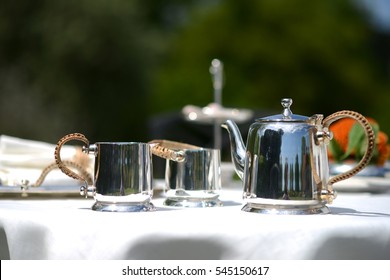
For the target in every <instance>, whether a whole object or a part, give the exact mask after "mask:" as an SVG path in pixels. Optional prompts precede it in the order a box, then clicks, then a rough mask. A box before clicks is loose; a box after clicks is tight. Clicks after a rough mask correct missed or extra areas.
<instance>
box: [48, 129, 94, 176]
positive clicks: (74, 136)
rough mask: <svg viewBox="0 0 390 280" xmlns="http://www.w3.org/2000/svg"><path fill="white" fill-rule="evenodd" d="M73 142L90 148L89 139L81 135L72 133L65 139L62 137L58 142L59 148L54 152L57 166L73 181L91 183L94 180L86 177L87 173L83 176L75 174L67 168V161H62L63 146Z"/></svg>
mask: <svg viewBox="0 0 390 280" xmlns="http://www.w3.org/2000/svg"><path fill="white" fill-rule="evenodd" d="M72 140H78V141H81V142H83V143H84V144H85V145H87V147H88V146H89V141H88V139H87V138H86V137H85V136H84V135H83V134H81V133H71V134H68V135H65V136H64V137H62V138H61V139H60V140H59V141H58V143H57V146H56V148H55V151H54V159H55V163H56V164H57V166H58V168H59V169H60V170H61V171H62V172H63V173H65V174H66V175H67V176H69V177H71V178H73V179H76V180H79V181H85V182H86V183H90V182H91V181H92V179H91V178H90V177H89V176H88V177H86V174H85V173H82V175H79V174H77V173H76V172H74V171H73V170H71V169H70V168H68V167H67V166H66V164H65V163H66V161H62V160H61V148H62V146H63V145H64V144H65V143H67V142H69V141H72Z"/></svg>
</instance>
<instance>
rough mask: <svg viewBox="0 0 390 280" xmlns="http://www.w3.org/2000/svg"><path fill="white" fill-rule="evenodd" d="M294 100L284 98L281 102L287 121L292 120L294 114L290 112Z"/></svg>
mask: <svg viewBox="0 0 390 280" xmlns="http://www.w3.org/2000/svg"><path fill="white" fill-rule="evenodd" d="M292 102H293V101H292V99H291V98H283V99H282V101H281V104H282V106H283V108H284V110H283V117H284V118H285V119H290V118H291V115H292V112H291V110H290V106H291V104H292Z"/></svg>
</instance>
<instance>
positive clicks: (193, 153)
mask: <svg viewBox="0 0 390 280" xmlns="http://www.w3.org/2000/svg"><path fill="white" fill-rule="evenodd" d="M149 143H151V144H152V151H153V153H154V154H155V155H157V156H159V157H162V158H165V159H166V167H165V185H166V193H165V196H166V199H165V201H164V205H166V206H176V207H215V206H222V202H221V201H220V200H219V191H220V190H221V159H220V158H221V156H220V150H218V149H206V148H201V147H197V146H193V145H189V144H184V143H179V142H174V141H168V140H154V141H151V142H149Z"/></svg>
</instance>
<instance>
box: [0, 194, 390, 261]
mask: <svg viewBox="0 0 390 280" xmlns="http://www.w3.org/2000/svg"><path fill="white" fill-rule="evenodd" d="M221 200H222V201H223V202H224V206H223V207H217V208H197V209H190V208H186V209H180V208H179V209H178V208H170V207H164V206H163V198H157V199H155V200H154V204H155V205H156V206H157V211H155V212H146V213H107V212H95V211H92V210H90V207H91V206H92V204H93V200H92V199H82V198H81V199H76V198H62V199H25V200H23V199H9V198H5V199H0V258H1V259H39V260H46V259H72V260H80V259H90V260H102V259H103V260H106V259H117V260H118V259H122V260H124V259H160V260H162V259H181V260H185V259H193V260H195V259H214V260H218V259H231V260H232V259H241V260H244V259H273V260H290V259H298V260H306V259H390V194H389V193H387V194H369V193H349V194H348V193H341V194H339V196H338V198H337V199H336V200H335V201H334V203H333V204H332V205H330V209H331V211H332V214H328V215H289V216H283V215H264V214H257V213H247V212H243V211H241V210H240V209H241V207H242V201H241V191H239V190H236V189H230V190H224V191H223V192H222V194H221Z"/></svg>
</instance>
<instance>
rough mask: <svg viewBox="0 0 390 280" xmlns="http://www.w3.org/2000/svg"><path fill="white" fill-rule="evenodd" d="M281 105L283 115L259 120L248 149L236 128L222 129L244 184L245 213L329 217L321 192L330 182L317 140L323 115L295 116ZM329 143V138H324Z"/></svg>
mask: <svg viewBox="0 0 390 280" xmlns="http://www.w3.org/2000/svg"><path fill="white" fill-rule="evenodd" d="M291 104H292V100H291V99H283V100H282V106H283V108H284V109H283V112H282V114H280V115H276V116H271V117H268V118H264V119H258V120H256V122H255V123H253V124H252V125H251V127H250V129H249V134H248V139H247V145H246V146H245V145H244V143H243V141H242V137H241V134H240V132H239V129H238V127H237V125H236V124H235V123H234V122H233V121H231V120H228V121H227V122H225V123H224V124H223V127H224V128H226V129H227V130H228V132H229V136H230V139H231V154H232V160H233V163H234V166H235V169H236V172H237V174H238V175H239V177H240V178H242V179H243V184H244V190H243V198H244V199H245V201H246V202H247V204H246V205H245V206H244V208H243V209H242V210H244V211H248V212H258V213H268V214H269V213H276V214H314V213H327V212H328V209H327V207H326V206H325V203H326V201H324V200H323V199H322V198H321V193H322V188H323V187H326V184H327V182H328V167H327V153H326V146H325V144H324V141H322V140H319V139H317V132H318V131H319V130H321V127H320V126H319V123H320V122H321V121H322V115H314V116H313V117H310V118H309V117H305V116H300V115H294V114H292V112H291V110H290V106H291ZM321 135H322V136H323V138H324V139H325V138H326V137H327V136H328V135H327V134H326V133H322V134H321Z"/></svg>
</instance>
